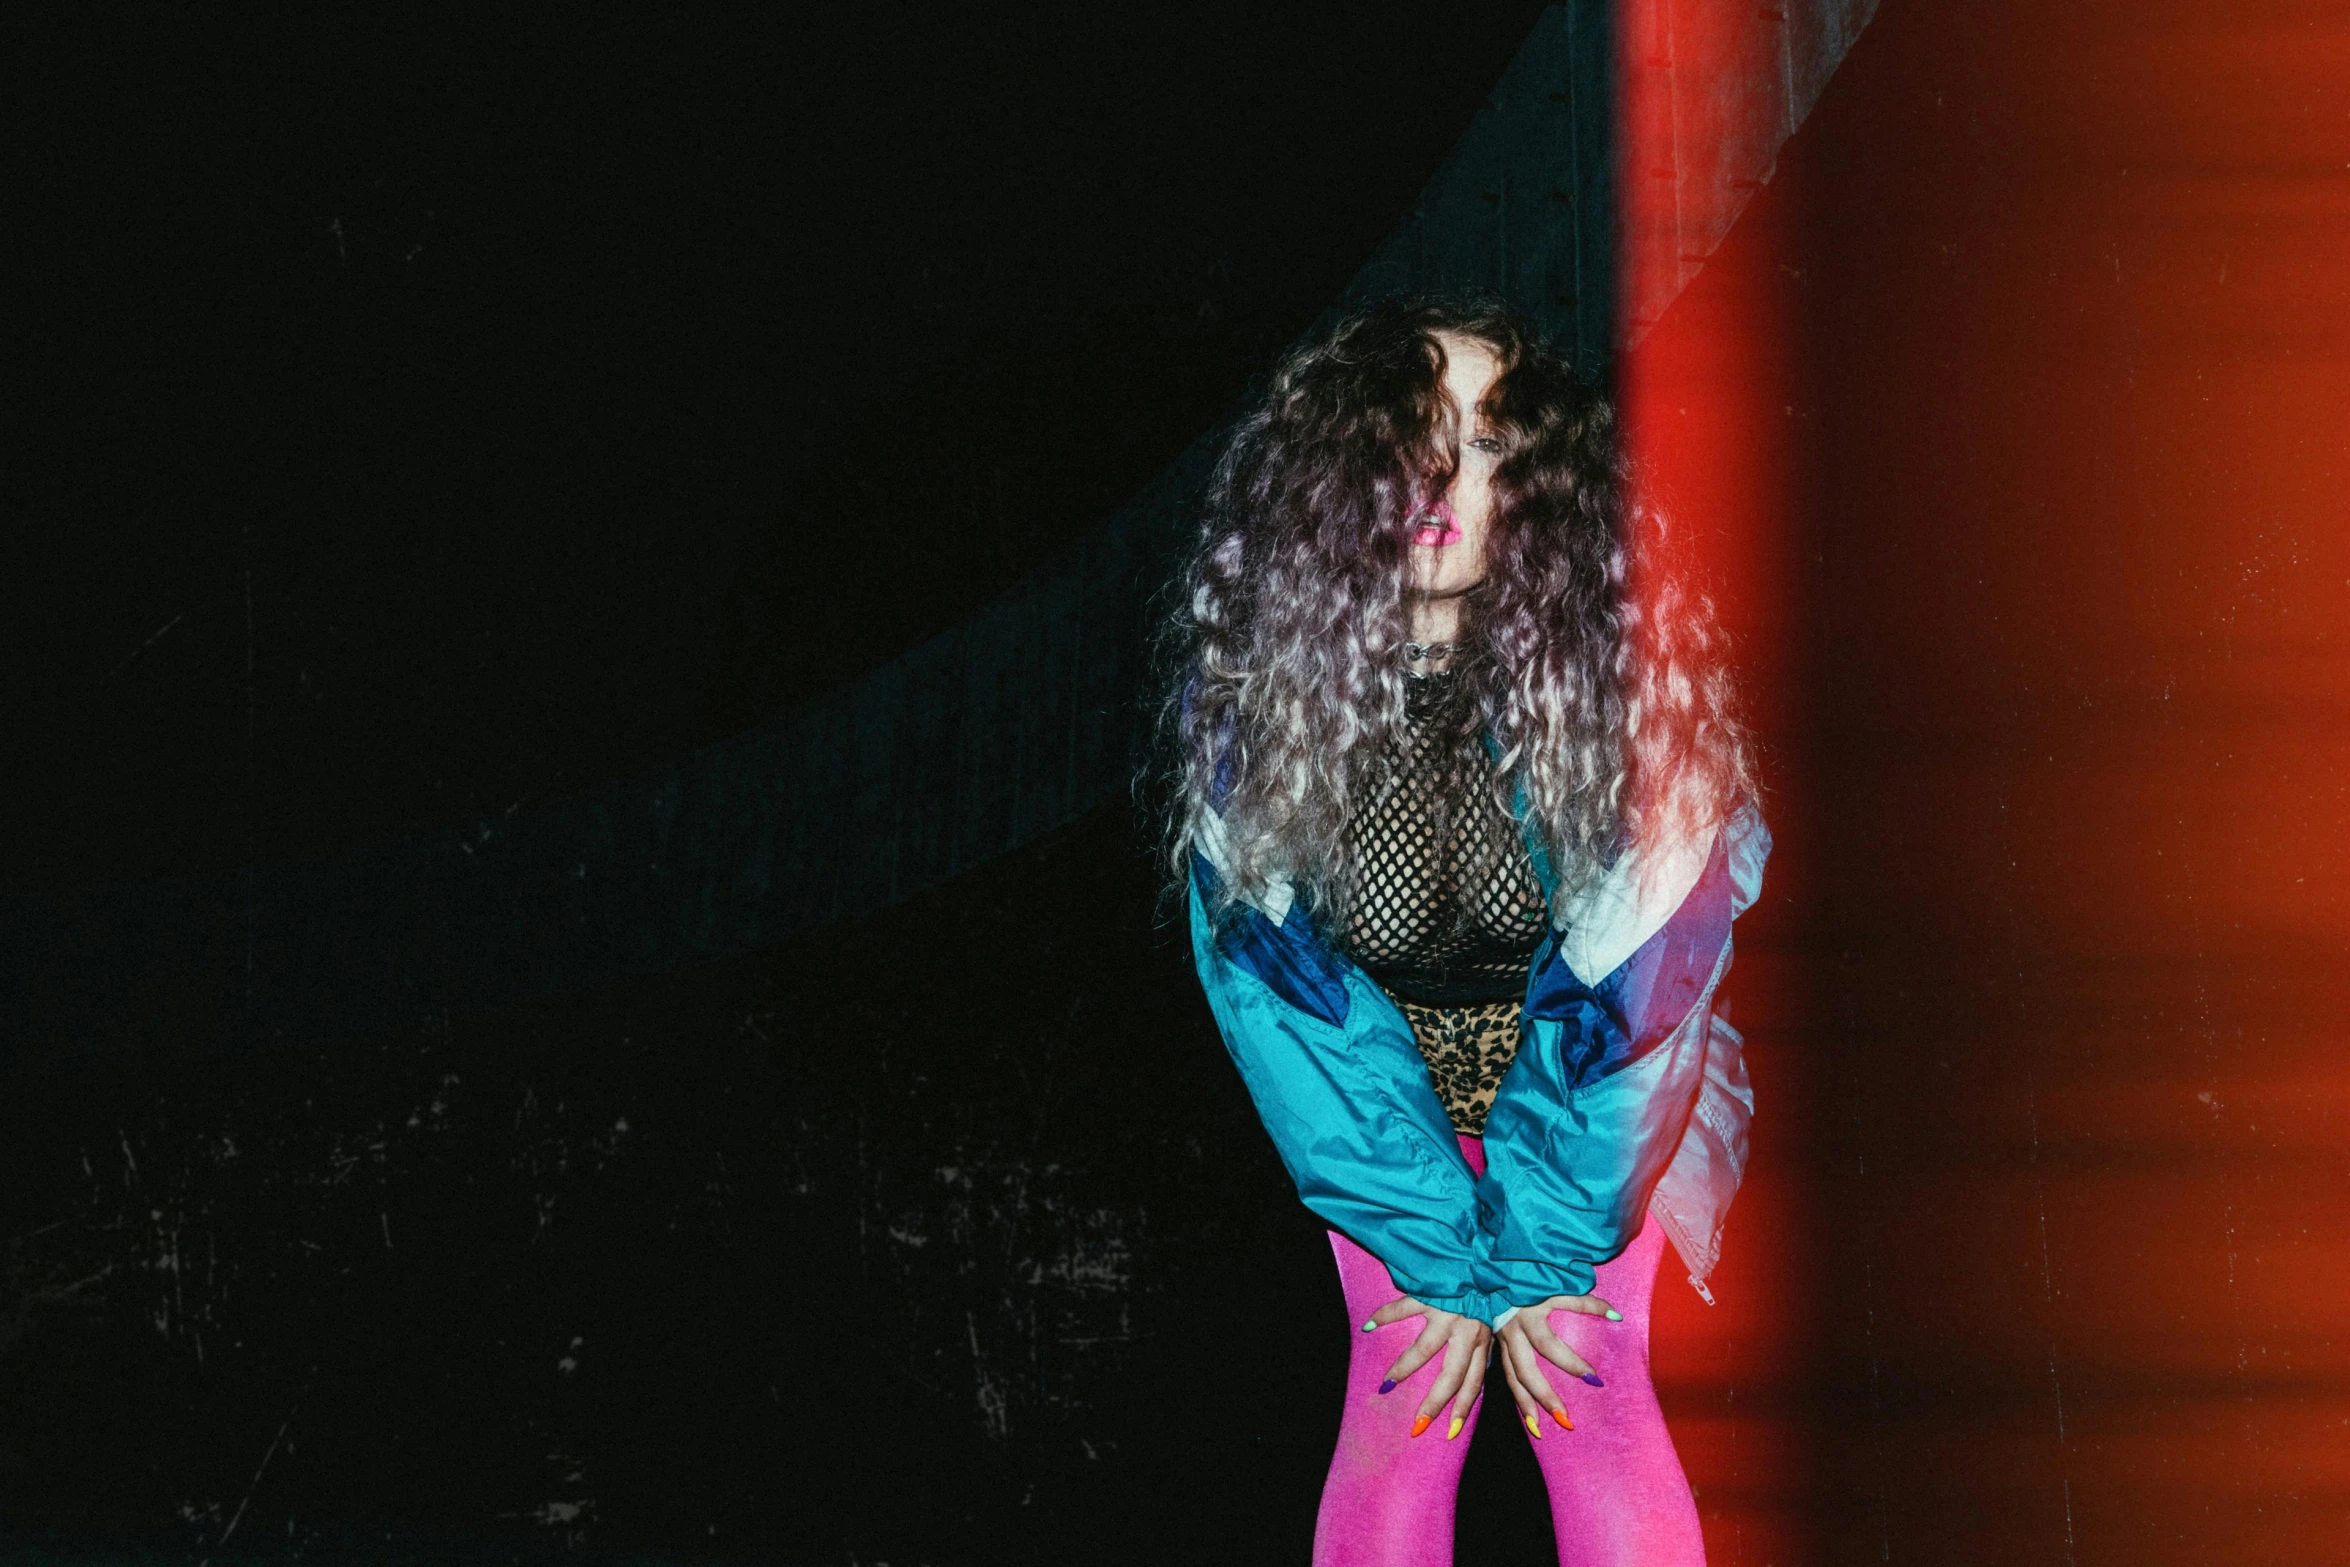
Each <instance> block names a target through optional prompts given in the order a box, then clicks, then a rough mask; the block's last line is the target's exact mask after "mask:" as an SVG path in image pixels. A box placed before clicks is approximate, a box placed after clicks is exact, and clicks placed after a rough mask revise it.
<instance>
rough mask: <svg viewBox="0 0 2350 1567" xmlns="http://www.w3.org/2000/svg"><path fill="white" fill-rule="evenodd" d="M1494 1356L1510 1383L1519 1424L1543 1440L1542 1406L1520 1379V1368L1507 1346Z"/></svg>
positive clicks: (1527, 1431)
mask: <svg viewBox="0 0 2350 1567" xmlns="http://www.w3.org/2000/svg"><path fill="white" fill-rule="evenodd" d="M1493 1358H1494V1359H1496V1360H1498V1361H1500V1362H1501V1379H1502V1380H1503V1381H1504V1382H1507V1383H1508V1384H1509V1385H1510V1402H1511V1403H1513V1404H1515V1405H1517V1406H1518V1424H1520V1425H1522V1426H1524V1427H1525V1428H1526V1434H1527V1435H1528V1436H1530V1437H1532V1438H1533V1439H1534V1440H1535V1441H1537V1442H1539V1441H1541V1440H1542V1406H1541V1405H1540V1404H1538V1403H1536V1402H1535V1401H1534V1395H1533V1394H1531V1393H1529V1392H1527V1391H1526V1384H1525V1383H1523V1382H1521V1381H1519V1380H1518V1368H1517V1366H1516V1365H1514V1364H1513V1363H1512V1362H1511V1360H1510V1356H1509V1350H1508V1348H1507V1347H1506V1346H1505V1347H1502V1348H1500V1349H1497V1350H1496V1351H1495V1352H1494V1357H1493Z"/></svg>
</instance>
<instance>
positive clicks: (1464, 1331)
mask: <svg viewBox="0 0 2350 1567" xmlns="http://www.w3.org/2000/svg"><path fill="white" fill-rule="evenodd" d="M1406 1317H1425V1318H1427V1319H1428V1320H1427V1324H1426V1325H1425V1326H1423V1327H1422V1328H1421V1329H1420V1336H1419V1337H1418V1338H1416V1339H1414V1340H1413V1341H1412V1347H1411V1348H1410V1349H1407V1350H1405V1351H1404V1352H1403V1354H1402V1355H1400V1356H1398V1357H1397V1359H1396V1362H1395V1364H1394V1365H1392V1366H1389V1367H1388V1368H1387V1380H1386V1381H1384V1382H1382V1383H1381V1384H1380V1385H1379V1391H1380V1392H1382V1393H1384V1392H1386V1391H1388V1390H1389V1389H1390V1388H1392V1387H1394V1386H1395V1385H1396V1384H1397V1383H1398V1382H1401V1381H1402V1380H1403V1379H1404V1378H1405V1377H1408V1376H1410V1375H1411V1374H1412V1373H1413V1372H1415V1371H1417V1370H1419V1369H1420V1368H1421V1367H1422V1366H1424V1365H1426V1364H1427V1363H1428V1362H1429V1361H1431V1360H1433V1359H1434V1358H1435V1357H1436V1354H1437V1351H1439V1350H1441V1351H1443V1352H1444V1365H1443V1366H1442V1368H1441V1369H1439V1370H1438V1371H1437V1373H1436V1381H1435V1384H1434V1385H1433V1386H1431V1387H1430V1388H1429V1389H1428V1396H1427V1397H1426V1398H1424V1399H1422V1400H1421V1401H1420V1408H1419V1412H1418V1413H1417V1414H1416V1415H1414V1416H1413V1418H1412V1435H1414V1436H1418V1435H1419V1434H1420V1433H1421V1432H1423V1431H1425V1430H1427V1429H1428V1423H1429V1422H1430V1421H1432V1420H1434V1419H1435V1418H1436V1412H1437V1411H1438V1410H1440V1409H1442V1408H1443V1407H1444V1406H1445V1403H1446V1401H1447V1400H1450V1401H1451V1404H1452V1423H1451V1424H1450V1425H1449V1426H1448V1427H1447V1428H1446V1430H1445V1433H1444V1439H1445V1440H1446V1441H1448V1442H1449V1441H1451V1440H1452V1439H1453V1438H1454V1437H1456V1436H1459V1435H1460V1434H1461V1427H1462V1425H1463V1424H1465V1423H1466V1422H1467V1420H1468V1418H1469V1413H1470V1411H1472V1410H1474V1409H1475V1408H1476V1407H1477V1400H1478V1398H1479V1397H1481V1396H1482V1395H1483V1394H1484V1392H1485V1363H1486V1360H1487V1358H1488V1357H1489V1356H1491V1354H1492V1353H1493V1330H1492V1329H1491V1328H1489V1327H1487V1326H1486V1325H1485V1324H1484V1323H1482V1322H1480V1321H1478V1320H1477V1319H1476V1318H1475V1317H1463V1316H1457V1315H1455V1314H1454V1313H1452V1312H1449V1311H1439V1310H1437V1309H1436V1308H1435V1307H1434V1306H1424V1305H1422V1304H1420V1302H1418V1301H1416V1300H1413V1299H1412V1298H1411V1297H1410V1296H1408V1295H1407V1296H1405V1297H1404V1298H1403V1299H1402V1300H1391V1301H1389V1302H1388V1303H1387V1304H1386V1305H1384V1306H1381V1307H1380V1308H1379V1309H1378V1310H1377V1311H1374V1312H1372V1313H1371V1320H1370V1321H1368V1322H1366V1323H1364V1324H1363V1331H1364V1332H1365V1333H1368V1332H1370V1331H1371V1330H1372V1329H1373V1328H1383V1327H1385V1326H1387V1324H1389V1323H1390V1322H1401V1321H1402V1320H1403V1319H1404V1318H1406Z"/></svg>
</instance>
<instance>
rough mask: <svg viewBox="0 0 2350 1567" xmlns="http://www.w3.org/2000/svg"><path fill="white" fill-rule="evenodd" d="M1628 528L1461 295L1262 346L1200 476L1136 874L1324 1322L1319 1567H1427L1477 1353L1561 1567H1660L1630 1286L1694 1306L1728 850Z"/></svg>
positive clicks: (1467, 1426) (1660, 1496)
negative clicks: (1163, 884)
mask: <svg viewBox="0 0 2350 1567" xmlns="http://www.w3.org/2000/svg"><path fill="white" fill-rule="evenodd" d="M1661 546H1662V525H1661V523H1660V522H1659V521H1658V519H1657V518H1656V516H1655V515H1654V513H1653V512H1652V511H1650V510H1648V509H1646V508H1642V507H1639V506H1636V505H1635V504H1633V503H1632V500H1631V498H1630V497H1629V495H1628V494H1627V484H1626V480H1625V474H1624V471H1623V467H1622V463H1621V460H1620V458H1619V456H1618V454H1617V451H1616V448H1615V445H1614V427H1613V423H1612V416H1611V413H1610V410H1609V408H1608V405H1607V404H1606V402H1605V401H1604V400H1603V399H1601V398H1600V397H1599V396H1597V395H1596V394H1595V393H1593V392H1591V391H1590V390H1589V389H1587V388H1585V387H1584V386H1582V385H1581V384H1579V383H1578V382H1577V381H1576V379H1575V378H1574V376H1573V375H1572V374H1571V373H1570V372H1569V371H1568V370H1567V369H1566V368H1565V367H1564V366H1563V365H1562V364H1561V363H1560V361H1559V360H1558V359H1557V358H1556V357H1555V356H1554V355H1553V354H1551V353H1550V352H1549V351H1548V350H1547V349H1546V348H1544V347H1543V346H1542V345H1541V344H1540V343H1539V342H1538V341H1537V340H1536V339H1535V338H1534V337H1533V335H1532V334H1531V333H1530V332H1529V331H1528V330H1527V329H1526V328H1525V327H1524V326H1523V325H1522V324H1521V323H1520V322H1519V321H1518V320H1517V319H1516V318H1515V317H1513V316H1512V315H1511V314H1510V313H1509V312H1508V311H1507V310H1506V309H1505V308H1503V307H1501V306H1499V305H1497V304H1492V303H1487V302H1481V301H1474V300H1472V301H1467V302H1462V301H1457V300H1456V301H1447V300H1430V299H1404V300H1396V301H1391V302H1388V303H1386V304H1384V305H1381V306H1379V307H1376V308H1374V309H1372V310H1369V311H1367V312H1365V313H1363V314H1361V315H1358V316H1355V317H1353V318H1352V319H1350V320H1348V321H1346V322H1344V323H1342V324H1341V325H1340V326H1338V327H1337V328H1336V329H1335V330H1334V331H1332V332H1331V333H1330V334H1329V336H1328V337H1327V338H1325V339H1323V340H1322V341H1320V342H1317V343H1314V344H1311V345H1309V346H1307V347H1305V348H1302V349H1299V350H1297V351H1295V352H1293V353H1292V354H1290V355H1289V356H1288V357H1287V358H1286V359H1285V360H1284V361H1283V362H1282V364H1281V365H1280V366H1279V368H1278V369H1277V370H1276V372H1275V374H1274V376H1273V378H1272V382H1271V385H1270V387H1269V388H1268V390H1267V392H1266V395H1265V397H1264V398H1263V400H1262V403H1261V404H1260V405H1259V406H1258V407H1257V408H1256V409H1255V410H1254V411H1253V412H1252V413H1251V414H1249V415H1248V416H1247V417H1246V418H1245V419H1244V420H1243V421H1242V422H1241V424H1240V426H1239V427H1238V429H1237V430H1236V432H1235V433H1234V435H1233V437H1232V439H1231V441H1230V443H1229V445H1228V447H1227V449H1226V451H1225V453H1224V455H1223V458H1222V460H1221V462H1220V464H1219V466H1218V468H1217V472H1216V477H1215V480H1214V483H1213V485H1212V486H1211V490H1210V494H1209V497H1208V504H1207V508H1206V521H1205V526H1204V528H1203V530H1202V535H1201V538H1200V542H1199V546H1198V550H1197V553H1196V555H1195V557H1194V559H1193V561H1192V563H1191V566H1190V571H1189V576H1188V581H1187V586H1188V588H1189V594H1188V599H1187V602H1186V605H1185V608H1184V612H1183V613H1182V614H1181V615H1180V616H1179V617H1178V628H1177V637H1178V641H1179V643H1180V645H1181V650H1182V659H1181V662H1182V667H1183V670H1184V674H1183V677H1182V679H1181V681H1180V690H1179V693H1178V697H1177V699H1176V701H1175V702H1174V703H1173V704H1171V705H1172V708H1173V713H1174V718H1173V729H1174V735H1175V739H1176V744H1177V750H1178V752H1179V757H1180V760H1179V764H1178V767H1177V776H1176V786H1177V790H1176V792H1177V798H1176V802H1175V809H1174V811H1173V817H1174V820H1173V824H1172V834H1171V836H1172V844H1173V863H1174V865H1175V868H1176V871H1177V874H1178V875H1179V876H1181V877H1182V878H1183V879H1184V880H1185V881H1186V883H1187V884H1188V887H1187V897H1188V901H1189V904H1190V910H1191V928H1192V946H1193V953H1194V957H1195V960H1196V962H1197V964H1198V967H1199V974H1200V980H1201V983H1202V985H1203V986H1204V987H1205V989H1206V991H1207V995H1208V999H1209V1003H1210V1006H1211V1008H1212V1009H1213V1011H1214V1013H1215V1016H1216V1020H1217V1023H1218V1025H1219V1027H1220V1028H1221V1030H1222V1032H1223V1036H1224V1040H1225V1043H1226V1045H1227V1046H1228V1047H1229V1048H1230V1050H1231V1053H1232V1056H1233V1059H1234V1061H1235V1062H1236V1063H1237V1064H1238V1065H1239V1068H1240V1071H1241V1074H1242V1077H1243V1078H1244V1080H1245V1081H1246V1083H1247V1085H1248V1088H1249V1092H1250V1093H1251V1095H1252V1096H1253V1097H1254V1099H1255V1101H1256V1104H1257V1108H1258V1111H1259V1113H1260V1114H1261V1115H1262V1117H1263V1119H1264V1122H1265V1126H1266V1129H1267V1130H1268V1131H1269V1132H1270V1133H1271V1135H1272V1137H1273V1141H1274V1143H1275V1145H1276V1147H1277V1148H1278V1149H1279V1151H1280V1154H1281V1157H1282V1159H1283V1162H1284V1163H1285V1164H1286V1165H1287V1166H1288V1168H1289V1171H1290V1173H1291V1175H1292V1176H1293V1177H1295V1179H1296V1181H1297V1185H1298V1190H1299V1193H1300V1194H1301V1196H1302V1197H1303V1198H1304V1200H1305V1202H1306V1205H1307V1206H1308V1207H1309V1208H1311V1209H1312V1210H1313V1211H1314V1212H1315V1213H1316V1214H1318V1215H1320V1216H1321V1217H1322V1218H1323V1219H1325V1220H1326V1221H1327V1222H1328V1223H1329V1224H1330V1225H1331V1226H1332V1229H1331V1234H1330V1244H1331V1248H1332V1250H1333V1252H1334V1253H1335V1254H1336V1256H1337V1259H1338V1271H1339V1278H1340V1281H1341V1284H1342V1286H1343V1288H1344V1290H1345V1294H1346V1303H1347V1310H1348V1313H1349V1318H1350V1321H1352V1322H1354V1323H1356V1324H1359V1325H1360V1331H1359V1332H1357V1333H1355V1334H1354V1347H1353V1365H1352V1369H1351V1371H1350V1374H1349V1377H1348V1384H1347V1398H1346V1405H1345V1411H1344V1414H1343V1416H1342V1419H1341V1423H1340V1428H1339V1441H1338V1450H1337V1452H1336V1454H1335V1455H1334V1456H1333V1458H1332V1460H1331V1465H1330V1472H1329V1478H1328V1480H1327V1482H1326V1483H1325V1485H1324V1488H1323V1493H1322V1503H1321V1511H1320V1514H1319V1521H1318V1524H1317V1528H1316V1533H1315V1545H1314V1560H1315V1562H1316V1563H1318V1564H1337V1563H1346V1564H1356V1563H1380V1564H1403V1563H1410V1564H1431V1563H1447V1562H1450V1561H1451V1559H1452V1518H1453V1499H1454V1495H1455V1492H1456V1490H1457V1487H1458V1482H1459V1476H1460V1467H1461V1462H1462V1459H1463V1458H1464V1456H1465V1450H1466V1448H1467V1443H1468V1439H1469V1438H1470V1437H1471V1436H1472V1435H1473V1433H1474V1431H1475V1426H1476V1419H1477V1410H1478V1407H1479V1406H1478V1400H1479V1397H1480V1395H1481V1394H1482V1392H1483V1390H1484V1384H1485V1371H1486V1366H1487V1363H1488V1359H1489V1358H1491V1359H1497V1360H1498V1361H1499V1362H1500V1364H1501V1368H1502V1372H1503V1375H1504V1378H1505V1380H1506V1381H1507V1384H1508V1388H1509V1395H1510V1397H1511V1399H1512V1400H1513V1401H1514V1403H1515V1404H1516V1412H1517V1417H1518V1420H1519V1422H1520V1424H1521V1425H1523V1427H1524V1428H1525V1430H1526V1432H1527V1434H1528V1435H1529V1437H1531V1438H1532V1439H1534V1440H1535V1441H1536V1443H1537V1446H1536V1449H1535V1452H1536V1455H1537V1457H1538V1459H1539V1461H1540V1464H1541V1468H1542V1472H1543V1474H1544V1476H1545V1479H1546V1481H1547V1483H1548V1486H1549V1492H1550V1501H1551V1512H1552V1517H1553V1520H1554V1522H1555V1524H1556V1526H1557V1533H1558V1542H1559V1559H1560V1561H1561V1562H1562V1563H1570V1564H1578V1567H1597V1564H1602V1563H1607V1564H1618V1563H1629V1562H1634V1561H1637V1562H1641V1563H1649V1564H1653V1563H1675V1564H1678V1563H1695V1562H1701V1561H1702V1560H1703V1555H1704V1548H1703V1543H1702V1541H1701V1538H1700V1536H1699V1532H1698V1524H1697V1515H1696V1509H1695V1506H1694V1504H1693V1502H1692V1500H1691V1497H1690V1492H1689V1485H1688V1481H1687V1480H1686V1478H1685V1477H1684V1476H1683V1475H1682V1472H1681V1468H1680V1463H1679V1460H1678V1459H1677V1457H1676V1456H1675V1455H1674V1452H1673V1446H1672V1441H1671V1438H1670V1437H1669V1436H1668V1435H1667V1433H1666V1431H1665V1428H1664V1422H1663V1418H1662V1416H1661V1414H1660V1413H1659V1411H1658V1408H1657V1401H1656V1395H1655V1393H1654V1391H1653V1390H1652V1388H1651V1386H1650V1383H1649V1379H1648V1302H1649V1294H1650V1287H1651V1285H1652V1284H1653V1282H1654V1278H1655V1273H1656V1268H1657V1260H1658V1257H1659V1255H1660V1253H1661V1251H1662V1247H1663V1243H1664V1241H1665V1239H1667V1238H1670V1239H1671V1240H1672V1241H1673V1242H1674V1243H1675V1245H1676V1247H1677V1249H1678V1250H1679V1251H1680V1253H1681V1255H1682V1257H1683V1258H1684V1260H1685V1261H1686V1262H1687V1263H1688V1266H1689V1274H1690V1282H1691V1283H1693V1284H1695V1285H1696V1286H1697V1287H1698V1289H1699V1290H1700V1292H1701V1293H1702V1292H1703V1291H1704V1289H1705V1285H1704V1279H1705V1276H1706V1274H1707V1273H1708V1272H1709V1271H1710V1269H1711V1267H1712V1264H1713V1260H1714V1257H1715V1252H1716V1247H1717V1244H1718V1239H1719V1234H1720V1228H1721V1220H1722V1215H1723V1213H1724V1211H1725V1210H1726V1208H1727V1206H1728V1204H1729V1200H1730V1197H1731V1195H1732V1193H1733V1192H1734V1191H1735V1189H1736V1185H1737V1181H1738V1177H1739V1173H1740V1169H1741V1167H1742V1165H1743V1163H1744V1159H1745V1153H1746V1126H1747V1121H1748V1118H1749V1116H1750V1114H1751V1110H1752V1102H1753V1101H1752V1095H1751V1093H1750V1091H1749V1090H1748V1088H1747V1081H1746V1073H1745V1068H1744V1065H1743V1063H1742V1061H1741V1059H1740V1056H1739V1040H1738V1036H1737V1035H1736V1034H1735V1033H1734V1032H1732V1031H1731V1030H1730V1029H1729V1027H1728V1026H1727V1025H1726V1024H1724V1023H1723V1022H1721V1021H1720V1020H1719V1019H1717V1018H1715V1017H1714V1016H1713V1015H1712V1008H1711V1005H1710V1002H1711V998H1712V995H1713V990H1714V986H1715V985H1716V984H1717V983H1718V982H1719V980H1720V978H1721V975H1722V973H1723V971H1724V970H1725V969H1726V968H1727V967H1728V964H1729V956H1730V942H1729V936H1730V921H1731V918H1732V917H1733V916H1734V915H1735V914H1736V913H1738V912H1739V911H1740V910H1742V909H1744V908H1745V907H1746V906H1747V905H1748V904H1750V903H1751V902H1753V900H1754V897H1755V895H1756V892H1757V890H1758V888H1759V886H1760V882H1761V875H1762V863H1763V859H1764V856H1765V855H1766V853H1767V852H1768V848H1769V838H1768V835H1767V834H1766V833H1765V832H1764V830H1763V827H1762V823H1761V820H1760V818H1759V816H1758V815H1757V814H1756V811H1755V808H1754V803H1753V797H1754V787H1753V782H1752V777H1751V773H1750V767H1749V762H1748V754H1747V745H1746V742H1745V739H1744V736H1743V734H1742V731H1741V730H1740V728H1739V727H1738V724H1737V723H1736V721H1735V719H1734V717H1733V715H1732V704H1731V690H1730V683H1729V678H1728V674H1727V671H1726V669H1725V667H1724V664H1723V660H1722V641H1721V638H1720V635H1719V633H1718V632H1717V631H1716V630H1715V628H1714V626H1713V623H1712V618H1711V613H1710V609H1709V606H1708V605H1707V604H1706V603H1705V602H1704V601H1703V600H1701V599H1698V598H1696V597H1694V596H1692V595H1691V594H1689V593H1688V592H1687V591H1685V590H1684V589H1683V588H1682V586H1681V585H1680V584H1679V583H1678V582H1676V581H1675V580H1673V576H1672V573H1671V572H1670V570H1669V569H1668V567H1667V565H1666V562H1665V559H1664V552H1663V550H1662V547H1661ZM1708 1298H1709V1299H1710V1298H1711V1297H1710V1296H1709V1297H1708ZM1570 1379H1572V1380H1570ZM1562 1387H1573V1388H1574V1389H1575V1398H1574V1399H1573V1400H1572V1401H1571V1402H1570V1401H1569V1400H1568V1399H1566V1398H1565V1397H1563V1396H1562V1394H1561V1392H1560V1389H1561V1388H1562Z"/></svg>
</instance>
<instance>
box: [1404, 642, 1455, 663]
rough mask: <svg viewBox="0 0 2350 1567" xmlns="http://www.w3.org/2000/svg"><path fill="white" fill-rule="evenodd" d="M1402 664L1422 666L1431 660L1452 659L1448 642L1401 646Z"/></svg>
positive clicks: (1450, 645)
mask: <svg viewBox="0 0 2350 1567" xmlns="http://www.w3.org/2000/svg"><path fill="white" fill-rule="evenodd" d="M1403 656H1404V662H1406V663H1409V664H1424V663H1427V662H1429V661H1430V660H1433V659H1445V658H1450V657H1452V644H1451V643H1450V642H1406V643H1405V644H1404V645H1403Z"/></svg>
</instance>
